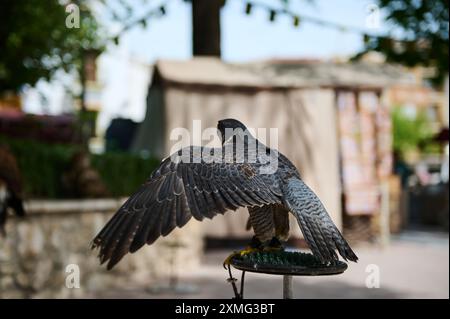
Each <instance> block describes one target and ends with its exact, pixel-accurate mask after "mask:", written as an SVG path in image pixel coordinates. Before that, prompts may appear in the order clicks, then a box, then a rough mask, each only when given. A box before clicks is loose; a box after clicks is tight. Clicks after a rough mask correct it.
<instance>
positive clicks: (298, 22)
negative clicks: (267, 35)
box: [292, 16, 300, 27]
mask: <svg viewBox="0 0 450 319" xmlns="http://www.w3.org/2000/svg"><path fill="white" fill-rule="evenodd" d="M292 24H293V25H294V27H298V26H299V25H300V17H299V16H294V17H293V19H292Z"/></svg>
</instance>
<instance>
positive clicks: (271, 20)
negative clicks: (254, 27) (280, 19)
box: [269, 10, 277, 22]
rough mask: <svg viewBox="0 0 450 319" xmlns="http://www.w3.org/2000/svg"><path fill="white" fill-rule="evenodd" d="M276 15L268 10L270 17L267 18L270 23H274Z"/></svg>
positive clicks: (273, 11)
mask: <svg viewBox="0 0 450 319" xmlns="http://www.w3.org/2000/svg"><path fill="white" fill-rule="evenodd" d="M276 15H277V12H276V11H275V10H270V16H269V20H270V22H273V21H275V18H276Z"/></svg>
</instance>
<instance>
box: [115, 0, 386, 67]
mask: <svg viewBox="0 0 450 319" xmlns="http://www.w3.org/2000/svg"><path fill="white" fill-rule="evenodd" d="M257 2H259V3H267V4H270V5H273V6H277V5H278V3H279V1H276V0H259V1H257ZM373 2H374V1H370V0H339V1H338V0H315V1H312V2H308V1H307V0H291V4H290V9H291V10H292V11H293V12H296V13H299V14H305V15H308V16H313V17H318V18H321V19H323V20H327V21H333V22H336V23H339V24H343V25H348V26H352V27H356V28H360V29H366V30H369V31H372V32H373V31H378V30H370V29H368V28H367V27H366V19H367V15H368V13H367V10H368V6H369V5H370V4H373ZM151 3H154V4H155V5H156V4H158V3H164V2H163V1H160V2H157V1H152V2H151ZM244 6H245V1H244V0H228V1H227V4H226V5H225V7H224V8H223V9H222V12H221V18H222V25H221V29H222V56H223V59H224V60H226V61H234V62H236V61H238V62H244V61H251V60H255V59H256V60H260V59H268V58H298V57H303V58H325V59H326V58H331V57H336V56H348V55H351V54H354V53H355V52H357V51H359V50H360V49H361V48H362V38H361V35H358V34H355V33H352V32H345V31H342V30H336V29H331V28H324V27H321V26H317V25H314V24H311V23H307V22H301V25H300V27H298V28H295V27H293V25H292V22H291V19H290V18H289V17H287V16H279V17H278V16H277V18H276V20H275V21H274V22H269V19H268V13H267V11H266V10H264V9H261V8H254V10H253V11H252V14H251V15H248V16H247V15H245V13H244ZM381 31H382V29H381ZM120 46H125V47H126V48H127V50H128V51H129V52H130V53H131V54H132V55H133V56H135V57H137V58H139V60H143V61H146V62H149V63H152V62H154V61H155V60H156V59H159V58H171V59H187V58H189V57H191V10H190V5H189V4H187V3H185V2H183V1H181V0H172V1H169V4H168V6H167V15H166V16H164V17H161V18H156V19H155V20H153V21H150V22H149V24H148V26H147V28H145V29H144V28H142V27H140V26H138V27H136V28H134V29H132V30H131V31H129V32H128V33H126V34H125V35H124V36H123V37H122V38H121V44H120ZM113 50H114V49H113Z"/></svg>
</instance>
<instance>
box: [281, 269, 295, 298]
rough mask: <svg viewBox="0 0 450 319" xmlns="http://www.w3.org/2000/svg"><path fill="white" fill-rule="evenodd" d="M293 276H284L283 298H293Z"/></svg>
mask: <svg viewBox="0 0 450 319" xmlns="http://www.w3.org/2000/svg"><path fill="white" fill-rule="evenodd" d="M293 298H294V293H293V288H292V276H289V275H284V276H283V299H293Z"/></svg>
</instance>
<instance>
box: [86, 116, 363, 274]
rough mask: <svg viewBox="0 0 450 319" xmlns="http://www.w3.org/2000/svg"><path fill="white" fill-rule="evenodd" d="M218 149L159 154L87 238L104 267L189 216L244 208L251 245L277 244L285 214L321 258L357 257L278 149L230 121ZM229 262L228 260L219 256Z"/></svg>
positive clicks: (284, 232)
mask: <svg viewBox="0 0 450 319" xmlns="http://www.w3.org/2000/svg"><path fill="white" fill-rule="evenodd" d="M217 129H218V134H219V136H220V138H221V141H222V147H221V148H207V147H196V146H190V147H186V148H182V149H180V150H179V151H178V152H175V153H174V154H172V155H171V156H169V157H168V158H166V159H164V160H163V161H162V162H161V164H160V165H159V167H158V168H157V169H156V170H155V171H154V172H153V173H152V174H151V175H150V177H149V178H148V180H147V181H146V182H145V183H144V184H143V185H142V186H141V187H140V188H139V189H138V190H137V191H136V193H134V194H133V195H132V196H131V197H130V198H129V199H128V200H127V201H126V202H125V203H124V204H123V205H122V207H121V208H120V209H119V210H118V211H117V212H116V214H115V215H114V216H113V217H112V218H111V219H110V220H109V222H108V223H107V224H106V225H105V226H104V227H103V229H102V230H101V231H100V232H99V233H98V234H97V236H96V237H95V238H94V240H93V242H92V248H99V258H100V262H101V264H103V263H105V262H107V268H108V269H111V268H112V267H113V266H114V265H115V264H117V263H118V262H119V261H120V260H121V259H122V257H123V256H124V255H125V254H127V253H128V252H131V253H134V252H135V251H137V250H138V249H140V248H141V247H142V246H143V245H144V244H148V245H150V244H152V243H153V242H155V240H157V239H158V238H159V237H160V236H167V235H168V234H169V233H170V232H171V231H172V230H173V229H174V228H175V227H183V226H184V225H185V224H186V223H187V222H188V221H189V220H190V219H191V218H192V217H194V218H195V219H197V220H199V221H201V220H203V219H204V218H205V217H206V218H213V217H214V216H215V215H217V214H224V213H225V212H226V211H230V210H231V211H233V210H236V209H237V208H239V207H247V208H248V211H249V214H250V217H249V223H250V224H251V226H252V228H253V230H254V233H255V236H254V237H253V240H252V242H251V246H250V247H251V249H250V250H243V251H241V252H239V253H241V254H244V253H247V252H248V251H252V250H258V249H266V248H270V247H280V244H281V242H283V241H285V240H287V237H288V233H289V219H288V217H289V213H291V214H293V215H294V216H295V218H296V219H297V221H298V224H299V226H300V229H301V231H302V233H303V235H304V237H305V240H306V242H307V244H308V245H309V247H310V248H311V250H312V252H313V254H314V255H315V256H317V257H318V258H319V259H320V260H321V261H322V262H323V263H333V262H335V261H337V260H338V259H339V258H338V255H337V253H336V251H337V252H339V254H340V255H341V256H342V257H343V258H344V259H345V260H351V261H355V262H356V261H357V260H358V257H357V256H356V255H355V253H354V252H353V251H352V249H351V248H350V246H349V244H348V243H347V241H346V240H345V239H344V237H343V236H342V234H341V233H340V232H339V230H338V229H337V227H336V226H335V225H334V223H333V221H332V220H331V218H330V216H329V215H328V213H327V211H326V210H325V207H324V205H323V204H322V202H321V201H320V199H319V198H318V197H317V195H316V194H315V193H314V192H313V191H312V190H311V189H310V188H309V187H308V186H307V185H306V184H305V183H304V182H303V181H302V179H301V178H300V174H299V172H298V171H297V169H296V168H295V166H294V165H293V164H292V163H291V162H290V161H289V160H288V159H287V158H286V156H284V155H283V154H281V153H280V152H278V151H276V150H273V149H270V148H269V147H267V146H265V145H264V144H263V143H261V142H260V141H258V140H257V139H256V138H255V137H253V136H252V135H251V134H250V132H249V131H248V130H247V128H246V127H245V125H244V124H242V123H241V122H239V121H237V120H235V119H224V120H221V121H219V122H218V125H217ZM225 263H229V258H227V260H226V261H225Z"/></svg>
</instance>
